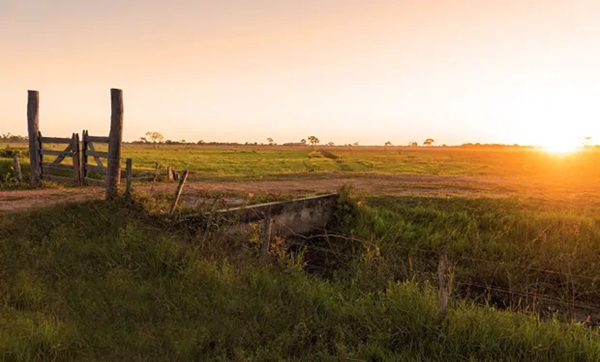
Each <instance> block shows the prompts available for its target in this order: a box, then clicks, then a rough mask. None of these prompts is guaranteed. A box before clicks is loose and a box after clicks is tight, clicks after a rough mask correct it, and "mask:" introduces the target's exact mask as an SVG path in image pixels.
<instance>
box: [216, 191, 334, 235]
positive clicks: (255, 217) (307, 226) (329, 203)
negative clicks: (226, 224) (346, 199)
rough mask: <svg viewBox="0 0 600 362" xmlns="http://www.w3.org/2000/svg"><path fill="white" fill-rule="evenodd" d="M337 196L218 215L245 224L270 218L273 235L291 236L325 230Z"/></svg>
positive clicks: (253, 206)
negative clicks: (268, 216)
mask: <svg viewBox="0 0 600 362" xmlns="http://www.w3.org/2000/svg"><path fill="white" fill-rule="evenodd" d="M337 197H338V195H337V194H328V195H321V196H314V197H308V198H304V199H296V200H289V201H281V202H269V203H266V204H258V205H252V206H246V207H237V208H231V209H225V210H220V211H218V212H219V213H221V214H224V215H225V216H227V215H231V217H235V218H237V217H239V220H240V223H241V224H248V223H252V222H258V221H261V220H264V219H265V218H266V217H267V215H270V216H271V219H272V220H273V232H274V233H275V234H277V235H282V236H287V235H291V234H294V233H297V234H303V233H308V232H311V231H316V230H322V229H323V228H324V227H325V225H327V223H328V222H329V220H330V219H331V217H332V215H333V211H334V209H335V205H336V202H337Z"/></svg>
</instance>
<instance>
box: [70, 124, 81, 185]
mask: <svg viewBox="0 0 600 362" xmlns="http://www.w3.org/2000/svg"><path fill="white" fill-rule="evenodd" d="M72 137H73V138H72V141H71V149H72V150H73V178H74V179H75V184H76V185H77V186H81V185H82V181H81V166H80V164H79V133H73V136H72Z"/></svg>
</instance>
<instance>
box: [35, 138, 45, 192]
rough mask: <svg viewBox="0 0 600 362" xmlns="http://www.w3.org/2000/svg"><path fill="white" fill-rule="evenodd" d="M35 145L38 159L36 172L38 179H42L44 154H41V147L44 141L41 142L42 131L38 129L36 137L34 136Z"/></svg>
mask: <svg viewBox="0 0 600 362" xmlns="http://www.w3.org/2000/svg"><path fill="white" fill-rule="evenodd" d="M36 145H37V160H38V161H39V163H38V167H37V170H38V172H39V174H38V180H43V179H44V166H43V165H44V155H42V148H43V147H44V143H43V142H42V132H40V131H38V133H37V138H36Z"/></svg>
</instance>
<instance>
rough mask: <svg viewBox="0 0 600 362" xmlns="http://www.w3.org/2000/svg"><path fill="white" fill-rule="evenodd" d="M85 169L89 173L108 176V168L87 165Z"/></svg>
mask: <svg viewBox="0 0 600 362" xmlns="http://www.w3.org/2000/svg"><path fill="white" fill-rule="evenodd" d="M85 169H86V171H88V172H89V171H92V172H97V173H100V174H102V175H105V174H106V167H98V166H92V165H85Z"/></svg>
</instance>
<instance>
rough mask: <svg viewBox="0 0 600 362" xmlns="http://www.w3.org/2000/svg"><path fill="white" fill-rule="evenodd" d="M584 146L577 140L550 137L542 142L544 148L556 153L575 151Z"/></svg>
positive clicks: (563, 153)
mask: <svg viewBox="0 0 600 362" xmlns="http://www.w3.org/2000/svg"><path fill="white" fill-rule="evenodd" d="M581 148H582V145H581V143H579V142H577V140H561V139H549V140H546V141H544V142H543V143H542V149H543V150H544V151H546V152H548V153H552V154H556V155H566V154H570V153H575V152H577V151H579V150H580V149H581Z"/></svg>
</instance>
